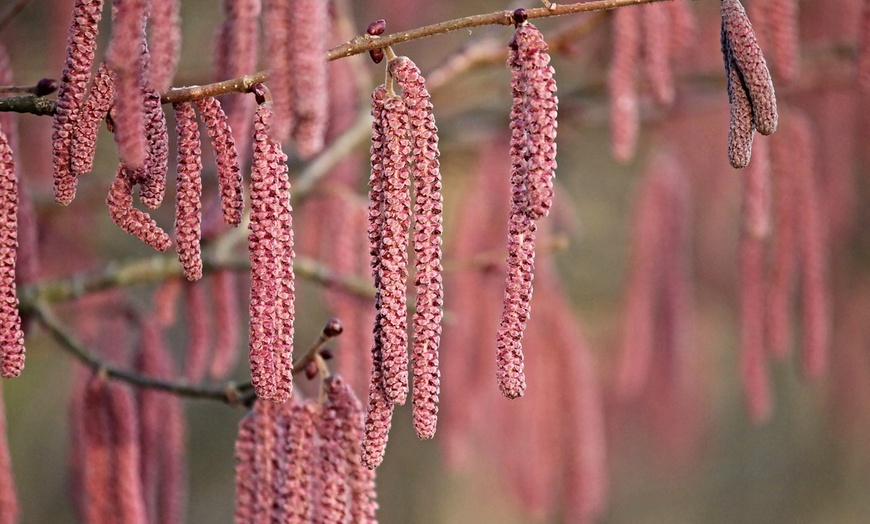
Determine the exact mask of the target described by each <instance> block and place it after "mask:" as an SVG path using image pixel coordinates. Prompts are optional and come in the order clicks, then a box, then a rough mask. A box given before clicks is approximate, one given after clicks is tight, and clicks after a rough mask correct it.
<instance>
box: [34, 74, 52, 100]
mask: <svg viewBox="0 0 870 524" xmlns="http://www.w3.org/2000/svg"><path fill="white" fill-rule="evenodd" d="M55 91H57V80H55V79H53V78H43V79H42V80H40V81H39V82H37V83H36V96H45V95H50V94H52V93H54V92H55Z"/></svg>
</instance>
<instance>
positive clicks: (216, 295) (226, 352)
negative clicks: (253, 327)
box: [209, 269, 241, 379]
mask: <svg viewBox="0 0 870 524" xmlns="http://www.w3.org/2000/svg"><path fill="white" fill-rule="evenodd" d="M237 280H238V279H237V277H236V274H235V273H234V272H232V271H230V270H228V269H220V270H218V271H215V272H214V273H212V276H211V292H212V303H213V304H214V323H215V337H214V338H215V341H214V350H213V351H212V360H211V364H210V367H209V375H210V376H211V377H212V378H214V379H222V378H225V377H226V376H227V375H228V374H229V373H230V372H231V371H232V370H233V368H235V366H236V362H237V361H238V359H239V342H240V341H239V322H240V320H241V319H240V315H239V296H238V289H237V285H236V281H237Z"/></svg>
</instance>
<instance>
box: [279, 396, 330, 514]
mask: <svg viewBox="0 0 870 524" xmlns="http://www.w3.org/2000/svg"><path fill="white" fill-rule="evenodd" d="M319 412H320V407H319V406H318V405H317V404H315V403H313V402H306V403H304V404H292V405H291V404H289V403H288V404H285V406H284V408H283V413H282V416H281V417H280V418H279V434H283V435H284V437H283V439H282V440H281V443H280V445H281V450H280V451H281V453H279V454H278V464H277V468H278V475H279V482H278V484H277V485H276V491H277V493H276V497H277V499H278V501H279V503H278V504H277V505H276V509H277V515H276V517H278V518H284V519H285V520H284V521H285V522H309V521H310V520H311V518H312V500H311V495H312V493H311V490H312V482H311V473H312V472H313V471H314V460H315V459H314V457H315V454H314V441H315V439H314V431H315V421H316V419H317V418H318V417H319Z"/></svg>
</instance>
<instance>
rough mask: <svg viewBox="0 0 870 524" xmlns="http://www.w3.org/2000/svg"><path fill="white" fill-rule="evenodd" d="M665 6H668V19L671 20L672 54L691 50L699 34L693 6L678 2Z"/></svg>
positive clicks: (679, 0) (668, 3) (680, 0)
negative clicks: (690, 47)
mask: <svg viewBox="0 0 870 524" xmlns="http://www.w3.org/2000/svg"><path fill="white" fill-rule="evenodd" d="M664 5H666V6H667V8H668V17H669V18H670V19H671V24H670V45H669V47H670V49H671V53H676V52H678V51H680V50H685V49H687V48H689V46H690V45H692V43H693V42H694V41H695V38H696V36H697V33H698V21H697V20H696V19H695V15H694V13H693V12H692V8H691V5H692V4H690V3H689V2H686V1H682V0H678V1H676V2H667V3H666V4H664Z"/></svg>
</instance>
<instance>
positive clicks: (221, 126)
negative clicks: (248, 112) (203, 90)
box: [196, 97, 244, 227]
mask: <svg viewBox="0 0 870 524" xmlns="http://www.w3.org/2000/svg"><path fill="white" fill-rule="evenodd" d="M196 107H197V109H199V113H200V116H201V117H202V120H203V122H204V123H205V127H206V129H208V136H209V138H210V139H211V145H212V148H213V149H214V156H215V161H216V163H217V171H218V185H219V187H220V193H221V209H222V211H223V216H224V222H226V223H227V224H229V225H231V226H234V227H235V226H238V225H239V224H240V223H241V221H242V211H243V208H244V201H243V197H242V171H241V168H240V167H239V153H238V151H236V142H235V139H234V138H233V131H232V130H231V129H230V126H229V123H228V122H227V115H226V113H224V110H223V109H222V108H221V104H220V102H218V99H217V98H214V97H208V98H203V99H200V100H197V101H196Z"/></svg>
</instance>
